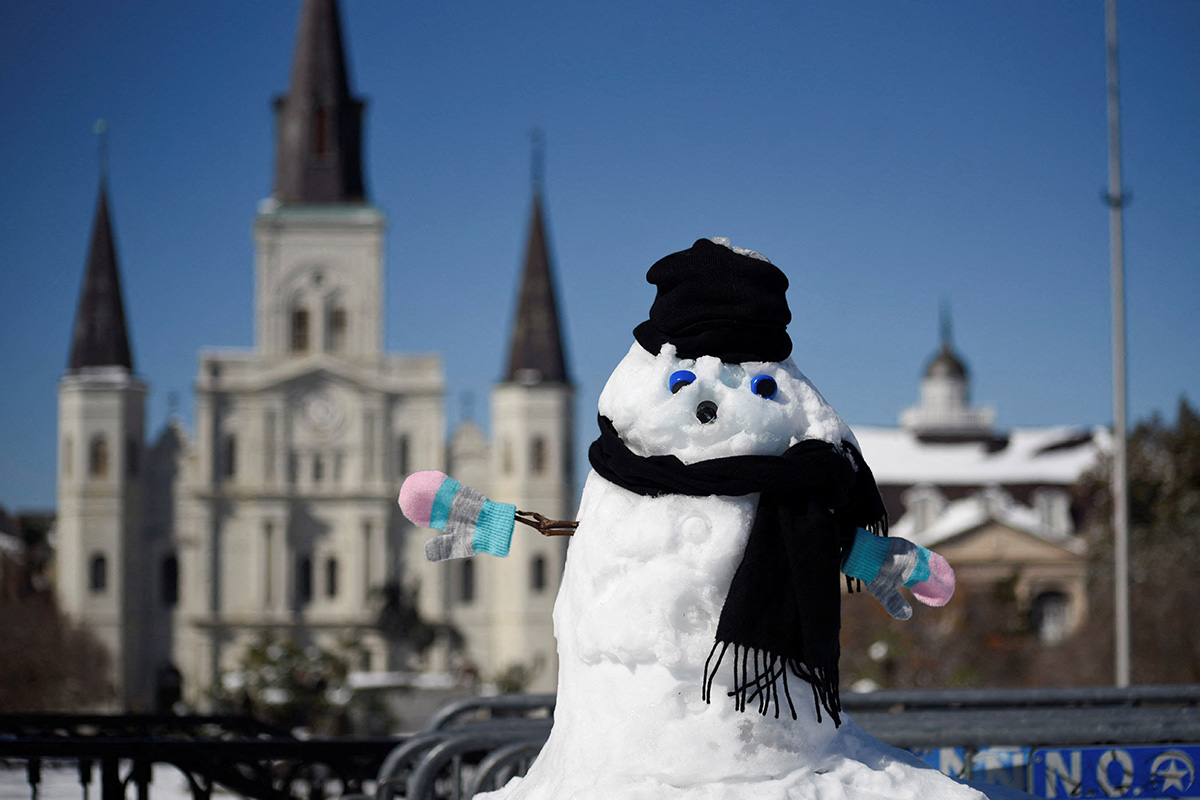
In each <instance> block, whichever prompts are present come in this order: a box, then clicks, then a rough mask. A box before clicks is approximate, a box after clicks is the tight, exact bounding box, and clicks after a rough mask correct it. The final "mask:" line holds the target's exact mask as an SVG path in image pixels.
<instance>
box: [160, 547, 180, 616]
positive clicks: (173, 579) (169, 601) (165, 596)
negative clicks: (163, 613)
mask: <svg viewBox="0 0 1200 800" xmlns="http://www.w3.org/2000/svg"><path fill="white" fill-rule="evenodd" d="M159 590H160V595H161V598H162V604H163V605H164V606H166V607H167V608H174V607H175V605H176V604H177V603H178V602H179V559H177V558H176V557H175V556H174V555H173V554H172V555H169V556H167V557H166V558H164V559H163V560H162V566H161V567H160V584H159Z"/></svg>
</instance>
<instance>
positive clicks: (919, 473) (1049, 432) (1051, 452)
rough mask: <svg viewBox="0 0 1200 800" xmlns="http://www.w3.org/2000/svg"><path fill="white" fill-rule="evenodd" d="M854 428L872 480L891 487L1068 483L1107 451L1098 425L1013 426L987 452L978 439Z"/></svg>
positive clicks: (1106, 438) (1107, 437)
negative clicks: (943, 438)
mask: <svg viewBox="0 0 1200 800" xmlns="http://www.w3.org/2000/svg"><path fill="white" fill-rule="evenodd" d="M853 430H854V435H855V437H856V438H857V439H858V443H859V446H860V448H861V450H862V454H863V457H864V458H865V459H866V461H867V463H868V464H870V465H871V471H872V472H873V473H874V474H875V480H876V482H878V483H880V484H893V485H894V484H903V485H912V484H920V483H931V484H940V485H959V486H986V485H991V484H1010V485H1011V484H1030V483H1044V484H1060V485H1069V484H1072V483H1074V482H1075V481H1076V480H1078V479H1079V478H1080V476H1082V475H1083V473H1084V472H1086V471H1087V470H1088V469H1090V468H1091V467H1092V466H1093V465H1094V464H1095V463H1096V458H1097V456H1098V455H1099V454H1101V453H1103V452H1107V451H1108V450H1109V449H1110V441H1111V436H1110V434H1109V432H1108V430H1107V429H1105V428H1101V427H1095V428H1092V429H1090V430H1089V429H1086V428H1079V427H1075V426H1065V425H1064V426H1056V427H1047V428H1013V429H1012V430H1010V431H1009V432H1008V434H1007V436H1008V443H1007V445H1006V446H1004V447H1002V448H999V449H995V450H989V447H988V445H987V443H985V442H979V441H975V442H925V441H921V440H920V439H918V438H917V436H916V435H915V434H914V433H913V432H912V431H909V430H905V429H903V428H876V427H870V426H862V427H857V426H856V427H854V428H853Z"/></svg>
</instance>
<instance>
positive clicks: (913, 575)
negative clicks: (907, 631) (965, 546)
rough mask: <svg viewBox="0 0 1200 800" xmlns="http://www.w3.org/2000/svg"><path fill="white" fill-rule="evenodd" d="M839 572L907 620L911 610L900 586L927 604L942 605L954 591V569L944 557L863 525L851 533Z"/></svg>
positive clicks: (894, 614)
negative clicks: (853, 579) (883, 534)
mask: <svg viewBox="0 0 1200 800" xmlns="http://www.w3.org/2000/svg"><path fill="white" fill-rule="evenodd" d="M842 572H844V573H846V574H847V575H849V576H850V577H851V578H858V579H859V580H860V581H862V582H863V583H865V584H866V585H867V591H869V592H870V593H871V594H873V595H874V596H875V599H876V600H878V601H879V604H880V605H882V606H883V607H884V609H885V610H887V612H888V613H889V614H891V615H892V616H893V617H895V618H896V619H908V618H909V617H911V616H912V613H913V612H912V606H911V605H909V604H908V601H907V600H905V599H904V597H902V596H901V594H900V587H901V586H906V587H908V589H909V590H910V591H911V592H912V593H913V597H915V598H917V599H918V600H920V601H921V602H922V603H924V604H925V605H927V606H944V605H946V603H948V602H950V597H951V595H953V594H954V570H953V569H952V568H951V566H950V564H949V562H947V561H946V559H944V558H942V557H941V556H939V555H938V554H937V553H935V552H933V551H932V550H928V549H926V548H924V547H921V546H920V545H916V544H913V543H912V542H910V541H908V540H907V539H901V538H899V537H898V536H887V537H885V536H876V535H875V534H873V533H871V532H870V531H867V530H863V529H862V528H859V529H858V530H857V531H855V532H854V545H853V546H852V547H851V548H850V552H849V553H847V554H846V557H845V559H844V560H843V561H842Z"/></svg>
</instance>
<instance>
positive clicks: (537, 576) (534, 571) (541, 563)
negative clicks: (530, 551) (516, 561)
mask: <svg viewBox="0 0 1200 800" xmlns="http://www.w3.org/2000/svg"><path fill="white" fill-rule="evenodd" d="M529 588H530V589H532V590H533V591H534V592H535V593H536V594H541V593H542V592H544V591H546V557H545V556H534V557H533V562H532V563H531V564H530V565H529Z"/></svg>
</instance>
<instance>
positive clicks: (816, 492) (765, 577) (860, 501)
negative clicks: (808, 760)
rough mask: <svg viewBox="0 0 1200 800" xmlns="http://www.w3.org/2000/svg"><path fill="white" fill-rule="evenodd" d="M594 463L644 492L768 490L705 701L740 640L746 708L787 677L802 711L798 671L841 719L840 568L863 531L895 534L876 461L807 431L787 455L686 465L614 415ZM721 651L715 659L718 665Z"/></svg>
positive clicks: (595, 447)
mask: <svg viewBox="0 0 1200 800" xmlns="http://www.w3.org/2000/svg"><path fill="white" fill-rule="evenodd" d="M588 460H589V461H591V464H592V468H593V469H595V470H596V472H597V473H598V474H599V475H600V476H601V477H602V478H604V479H606V480H609V481H611V482H613V483H615V484H617V485H618V486H621V487H622V488H625V489H628V490H629V491H631V492H634V493H635V494H640V495H648V496H658V495H663V494H683V495H690V496H694V497H699V496H705V495H726V496H730V495H733V496H736V495H745V494H752V493H754V492H760V493H761V496H760V499H759V502H758V510H757V512H756V513H755V516H754V524H753V527H752V528H751V529H750V538H749V540H748V541H747V543H746V550H745V552H744V553H743V554H742V561H741V563H740V564H739V565H738V568H737V572H736V573H735V574H734V576H733V583H732V584H731V585H730V587H729V595H728V596H727V597H726V599H725V605H724V607H723V608H722V609H721V619H720V622H719V623H718V624H717V635H716V642H715V643H714V644H713V649H712V652H710V653H709V657H708V660H707V661H706V662H705V665H704V686H703V687H702V690H703V696H704V699H705V700H706V701H707V702H712V684H713V680H714V678H715V677H716V672H717V668H718V667H719V666H720V665H721V661H722V659H723V658H724V657H725V654H726V653H727V651H728V650H729V648H730V647H731V646H732V647H733V670H734V680H733V691H731V692H730V693H729V694H730V696H731V697H733V698H734V702H735V703H736V705H737V707H738V710H739V711H745V710H746V704H747V703H751V702H755V701H757V702H758V707H759V708H758V710H759V713H760V714H766V713H767V710H768V709H769V708H770V706H771V705H772V703H773V704H774V706H775V716H776V717H778V716H779V682H780V678H782V679H783V681H782V683H783V691H784V695H785V697H786V698H787V703H788V708H789V709H790V711H791V714H792V718H793V719H795V718H796V708H795V705H794V704H793V703H792V696H791V692H790V691H789V690H788V683H787V680H788V676H787V673H788V671H789V670H790V671H791V673H792V674H793V675H795V676H797V677H799V678H802V679H803V680H805V681H807V682H808V683H809V684H811V686H812V691H813V699H814V703H815V704H816V706H817V720H818V721H819V720H820V719H821V707H822V706H824V708H825V710H826V711H827V712H828V713H829V715H830V716H831V717H832V718H833V721H834V724H835V725H840V724H841V716H840V714H839V712H840V711H841V700H840V698H839V695H838V654H839V645H838V632H839V630H840V628H841V582H840V577H839V576H840V575H841V564H842V557H843V554H844V553H845V551H846V549H847V548H849V547H850V545H851V544H853V542H854V530H855V528H858V527H862V528H867V529H869V530H871V531H873V532H875V533H879V534H883V535H886V534H887V512H886V510H885V509H884V507H883V501H882V499H881V498H880V496H879V490H878V488H877V487H876V486H875V478H874V477H873V476H872V475H871V470H870V468H868V467H867V465H866V462H864V461H863V460H862V456H861V455H860V454H859V452H858V450H857V449H856V448H855V447H854V446H853V445H852V444H850V443H849V442H842V443H841V446H840V447H839V446H835V445H833V444H830V443H829V442H825V441H820V440H815V439H806V440H804V441H802V442H798V443H797V444H795V445H793V446H792V447H790V448H788V450H787V452H785V453H784V454H783V455H781V456H728V457H725V458H714V459H710V460H708V461H699V462H697V463H695V464H684V463H683V462H682V461H680V460H679V459H678V458H677V457H676V456H648V457H645V456H639V455H635V454H634V453H632V452H630V450H629V448H627V447H626V446H625V443H624V442H622V441H621V438H620V436H619V435H618V434H617V431H616V428H614V427H613V424H612V421H611V420H609V419H608V418H606V417H604V416H601V417H600V438H599V439H597V440H596V441H594V442H592V446H591V448H590V449H589V450H588ZM714 658H715V661H714Z"/></svg>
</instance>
